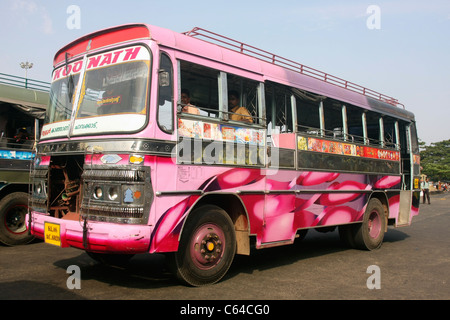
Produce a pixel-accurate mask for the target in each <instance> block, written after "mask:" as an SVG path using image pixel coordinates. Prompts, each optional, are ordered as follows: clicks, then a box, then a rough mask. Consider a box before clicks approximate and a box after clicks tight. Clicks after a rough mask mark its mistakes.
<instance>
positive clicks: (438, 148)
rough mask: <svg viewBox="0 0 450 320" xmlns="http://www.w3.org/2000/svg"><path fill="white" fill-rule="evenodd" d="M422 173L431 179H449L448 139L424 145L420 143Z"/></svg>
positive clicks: (449, 141)
mask: <svg viewBox="0 0 450 320" xmlns="http://www.w3.org/2000/svg"><path fill="white" fill-rule="evenodd" d="M420 148H421V151H420V165H421V166H422V173H423V174H426V175H427V176H428V177H429V178H430V179H431V180H433V181H450V140H444V141H440V142H436V143H432V144H431V145H429V146H426V145H425V143H424V142H421V143H420Z"/></svg>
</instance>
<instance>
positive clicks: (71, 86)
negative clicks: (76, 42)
mask: <svg viewBox="0 0 450 320" xmlns="http://www.w3.org/2000/svg"><path fill="white" fill-rule="evenodd" d="M68 67H69V53H68V52H66V74H68ZM74 88H75V84H74V82H73V74H70V75H69V76H68V77H67V95H68V98H69V102H70V103H72V97H73V89H74Z"/></svg>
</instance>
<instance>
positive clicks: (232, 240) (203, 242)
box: [168, 205, 236, 286]
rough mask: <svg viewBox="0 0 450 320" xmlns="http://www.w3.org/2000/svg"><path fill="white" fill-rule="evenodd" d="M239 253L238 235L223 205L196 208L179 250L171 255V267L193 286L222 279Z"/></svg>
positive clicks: (169, 258) (188, 221) (184, 230)
mask: <svg viewBox="0 0 450 320" xmlns="http://www.w3.org/2000/svg"><path fill="white" fill-rule="evenodd" d="M235 254H236V234H235V231H234V225H233V222H232V221H231V219H230V217H229V216H228V214H227V213H226V212H225V211H224V210H222V209H221V208H219V207H216V206H212V205H205V206H202V207H200V208H198V209H195V210H194V211H193V212H192V213H191V214H190V216H189V217H188V220H187V221H186V223H185V226H184V229H183V233H182V235H181V239H180V244H179V247H178V251H177V252H175V253H172V254H169V255H168V263H169V267H170V269H171V270H172V272H173V273H175V274H176V276H177V277H178V279H180V280H181V281H182V282H184V283H186V284H188V285H191V286H204V285H209V284H213V283H216V282H218V281H219V280H220V279H222V278H223V276H224V275H225V274H226V273H227V271H228V269H229V268H230V266H231V264H232V262H233V259H234V256H235Z"/></svg>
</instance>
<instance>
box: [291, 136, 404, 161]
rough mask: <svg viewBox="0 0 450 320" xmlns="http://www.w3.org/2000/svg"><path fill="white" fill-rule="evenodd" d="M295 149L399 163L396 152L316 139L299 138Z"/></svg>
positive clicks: (398, 155)
mask: <svg viewBox="0 0 450 320" xmlns="http://www.w3.org/2000/svg"><path fill="white" fill-rule="evenodd" d="M297 147H298V150H305V151H315V152H323V153H332V154H339V155H345V156H354V157H363V158H372V159H380V160H391V161H400V153H399V152H398V151H393V150H385V149H379V148H374V147H368V146H358V145H354V144H351V143H345V142H339V141H330V140H324V139H317V138H307V137H301V136H299V137H298V139H297Z"/></svg>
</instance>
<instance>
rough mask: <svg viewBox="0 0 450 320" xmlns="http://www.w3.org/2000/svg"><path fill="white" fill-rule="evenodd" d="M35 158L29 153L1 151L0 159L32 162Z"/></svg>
mask: <svg viewBox="0 0 450 320" xmlns="http://www.w3.org/2000/svg"><path fill="white" fill-rule="evenodd" d="M33 158H34V154H33V153H32V152H29V151H16V150H0V159H8V160H32V159H33Z"/></svg>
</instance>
